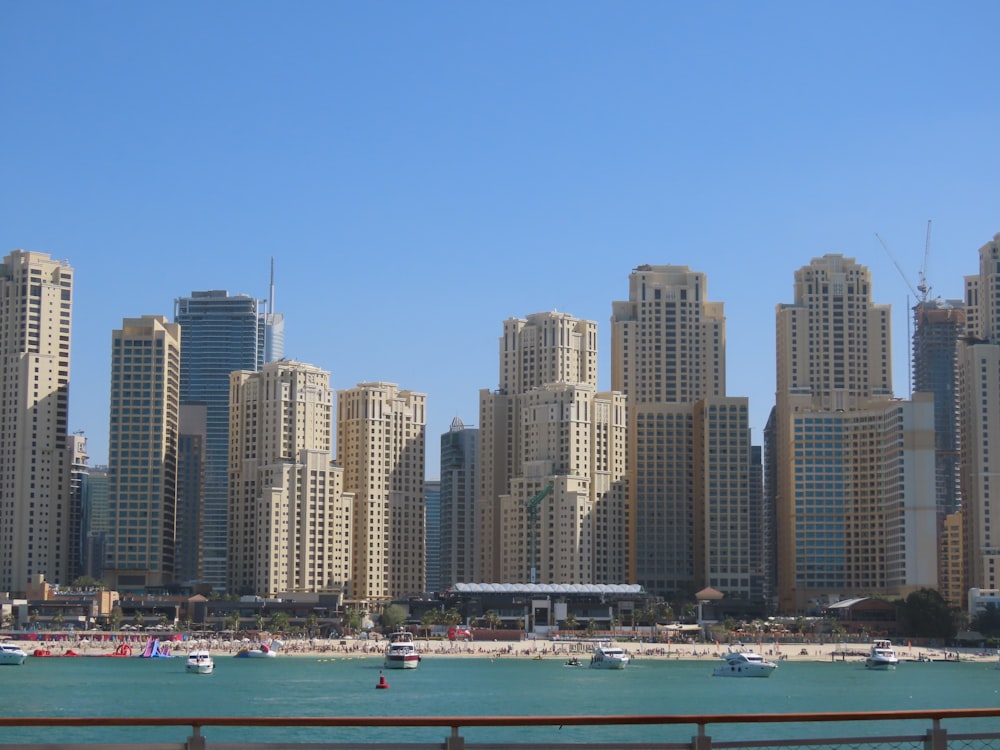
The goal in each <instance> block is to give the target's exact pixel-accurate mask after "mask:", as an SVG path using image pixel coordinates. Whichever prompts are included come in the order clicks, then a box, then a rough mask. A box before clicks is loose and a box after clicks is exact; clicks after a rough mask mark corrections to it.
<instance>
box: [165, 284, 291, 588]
mask: <svg viewBox="0 0 1000 750" xmlns="http://www.w3.org/2000/svg"><path fill="white" fill-rule="evenodd" d="M261 307H263V305H262V303H261V302H260V301H259V300H257V299H255V298H253V297H249V296H247V295H242V294H241V295H234V296H230V295H229V293H228V292H225V291H204V292H192V293H191V296H190V297H182V298H180V299H177V300H175V302H174V322H175V323H179V324H180V326H181V352H182V354H181V403H182V404H185V405H188V404H202V405H204V407H205V435H204V467H203V472H204V489H203V492H202V496H201V508H200V513H196V514H194V515H196V516H197V517H200V518H201V521H202V524H201V539H200V540H199V546H200V551H201V555H200V558H201V573H200V576H199V578H200V579H201V581H203V582H204V583H207V584H210V585H211V586H212V588H213V589H216V590H220V591H221V590H224V589H225V587H226V573H227V562H226V557H227V555H226V535H227V528H228V523H227V513H228V496H229V495H228V493H229V474H228V461H229V374H230V373H231V372H234V371H236V370H249V371H254V372H255V371H258V370H260V369H261V367H262V366H263V365H264V363H265V362H266V361H271V360H278V359H281V358H282V357H283V356H284V352H283V351H282V342H283V336H282V335H281V333H282V332H281V325H280V323H281V322H282V316H281V315H276V314H273V313H267V312H264V311H263V310H261ZM272 322H274V323H275V324H276V325H269V323H272ZM274 328H277V330H276V331H274V330H273V329H274Z"/></svg>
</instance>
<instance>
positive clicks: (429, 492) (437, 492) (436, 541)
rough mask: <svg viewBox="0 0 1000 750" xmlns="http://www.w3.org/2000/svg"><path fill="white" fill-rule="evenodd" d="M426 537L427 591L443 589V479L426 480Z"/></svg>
mask: <svg viewBox="0 0 1000 750" xmlns="http://www.w3.org/2000/svg"><path fill="white" fill-rule="evenodd" d="M424 509H425V516H426V524H425V528H426V530H427V531H426V539H425V543H424V555H425V562H424V564H425V566H426V570H427V574H426V575H427V583H426V584H425V588H426V589H427V591H441V589H442V588H443V587H442V585H441V481H440V480H437V479H428V480H427V481H426V482H424Z"/></svg>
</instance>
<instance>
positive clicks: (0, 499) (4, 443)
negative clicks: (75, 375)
mask: <svg viewBox="0 0 1000 750" xmlns="http://www.w3.org/2000/svg"><path fill="white" fill-rule="evenodd" d="M72 309H73V269H72V268H70V266H69V265H68V264H67V263H65V262H63V261H56V260H52V259H51V258H50V257H49V256H48V255H47V254H46V253H34V252H25V251H24V250H15V251H13V252H11V253H10V254H9V255H7V257H5V258H4V259H3V263H2V264H0V367H2V368H3V380H2V381H0V591H10V592H12V593H14V592H17V593H20V592H24V591H25V590H26V588H27V586H28V582H29V580H30V579H33V578H35V577H36V576H38V575H42V576H44V577H45V578H46V579H47V580H49V581H51V582H54V583H69V581H68V580H66V578H67V576H68V575H69V564H70V554H71V550H72V548H73V544H72V540H71V535H72V534H74V533H75V532H74V530H73V529H71V528H69V523H70V451H69V443H68V441H67V419H68V411H69V359H70V334H71V331H70V328H71V324H72V319H73V316H72Z"/></svg>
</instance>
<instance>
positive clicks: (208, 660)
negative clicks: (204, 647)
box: [184, 651, 215, 674]
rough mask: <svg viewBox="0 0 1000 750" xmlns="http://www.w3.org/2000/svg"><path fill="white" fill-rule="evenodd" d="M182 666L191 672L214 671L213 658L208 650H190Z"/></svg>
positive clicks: (209, 672)
mask: <svg viewBox="0 0 1000 750" xmlns="http://www.w3.org/2000/svg"><path fill="white" fill-rule="evenodd" d="M184 668H185V669H186V670H187V671H188V672H191V673H193V674H212V672H214V671H215V660H214V659H212V655H211V654H210V653H209V652H208V651H192V652H191V653H189V654H188V658H187V664H185V665H184Z"/></svg>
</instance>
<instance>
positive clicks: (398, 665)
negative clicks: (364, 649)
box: [383, 630, 420, 669]
mask: <svg viewBox="0 0 1000 750" xmlns="http://www.w3.org/2000/svg"><path fill="white" fill-rule="evenodd" d="M418 664H420V654H418V653H417V647H416V646H414V645H413V633H410V632H409V631H407V630H397V631H396V632H395V633H393V634H392V635H390V636H389V646H388V647H387V648H386V650H385V660H384V662H383V666H384V667H385V668H386V669H416V668H417V665H418Z"/></svg>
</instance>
